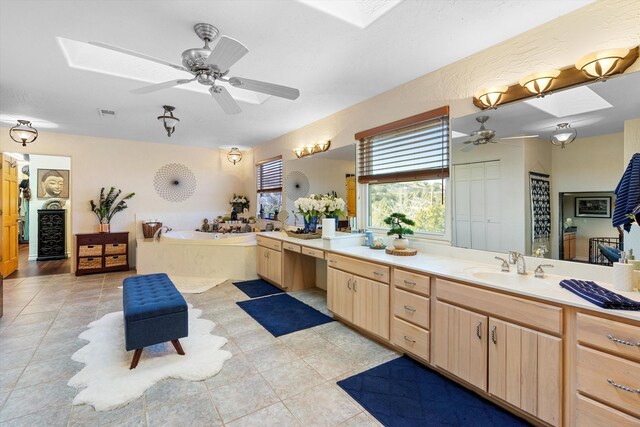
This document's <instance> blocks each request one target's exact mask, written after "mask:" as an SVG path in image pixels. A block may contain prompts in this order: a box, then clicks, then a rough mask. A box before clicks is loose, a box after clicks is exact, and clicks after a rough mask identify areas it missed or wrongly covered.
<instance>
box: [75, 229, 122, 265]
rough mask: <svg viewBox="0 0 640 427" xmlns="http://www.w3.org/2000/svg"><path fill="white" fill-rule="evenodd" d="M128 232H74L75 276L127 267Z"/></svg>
mask: <svg viewBox="0 0 640 427" xmlns="http://www.w3.org/2000/svg"><path fill="white" fill-rule="evenodd" d="M128 244H129V233H128V232H124V233H93V234H76V276H82V275H83V274H91V273H106V272H109V271H123V270H125V271H126V270H128V269H129V258H128V253H127V246H128Z"/></svg>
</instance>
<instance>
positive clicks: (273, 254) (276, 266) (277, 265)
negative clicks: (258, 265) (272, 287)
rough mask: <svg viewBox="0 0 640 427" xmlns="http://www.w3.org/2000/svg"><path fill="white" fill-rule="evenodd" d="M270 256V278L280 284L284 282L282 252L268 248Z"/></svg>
mask: <svg viewBox="0 0 640 427" xmlns="http://www.w3.org/2000/svg"><path fill="white" fill-rule="evenodd" d="M267 250H268V251H269V256H268V257H267V259H268V261H269V278H270V279H271V280H272V281H273V282H274V283H277V284H278V285H280V284H282V252H278V251H274V250H272V249H267Z"/></svg>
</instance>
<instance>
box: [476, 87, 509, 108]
mask: <svg viewBox="0 0 640 427" xmlns="http://www.w3.org/2000/svg"><path fill="white" fill-rule="evenodd" d="M507 89H509V88H508V87H507V86H494V87H490V88H486V89H481V90H479V91H478V92H477V93H476V98H478V100H479V101H480V102H481V103H482V105H484V106H485V107H487V108H497V107H496V106H497V105H498V104H499V103H500V100H501V99H502V95H503V94H504V93H505V92H506V91H507Z"/></svg>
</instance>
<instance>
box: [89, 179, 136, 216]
mask: <svg viewBox="0 0 640 427" xmlns="http://www.w3.org/2000/svg"><path fill="white" fill-rule="evenodd" d="M121 193H122V190H116V188H115V187H111V188H110V189H109V192H108V193H107V194H106V195H105V194H104V187H102V188H101V189H100V199H99V200H98V204H97V205H96V203H95V202H94V201H93V200H90V201H89V204H90V205H91V210H92V211H93V213H95V214H96V216H97V217H98V220H99V221H100V224H109V223H111V218H113V216H114V215H115V214H117V213H118V212H120V211H123V210H125V209H126V208H127V202H126V201H125V200H128V199H130V198H132V197H133V196H134V195H135V194H136V193H129V194H127V195H126V196H124V197H123V198H122V199H120V201H119V202H118V203H116V199H117V198H118V196H120V194H121Z"/></svg>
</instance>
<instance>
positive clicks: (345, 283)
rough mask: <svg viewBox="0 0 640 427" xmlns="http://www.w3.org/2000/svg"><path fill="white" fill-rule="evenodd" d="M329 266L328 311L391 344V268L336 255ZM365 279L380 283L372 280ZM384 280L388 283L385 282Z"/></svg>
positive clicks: (331, 258) (330, 260)
mask: <svg viewBox="0 0 640 427" xmlns="http://www.w3.org/2000/svg"><path fill="white" fill-rule="evenodd" d="M328 262H329V268H328V269H327V307H328V308H329V310H330V311H331V312H333V313H334V314H335V315H336V316H339V317H340V318H342V319H344V320H345V321H347V322H349V323H352V324H353V325H355V326H357V327H359V328H361V329H363V330H365V331H367V332H371V333H372V334H375V335H377V336H379V337H381V338H383V339H385V340H389V284H388V278H389V268H388V267H385V266H380V265H377V264H373V263H368V262H365V261H359V260H355V259H351V258H347V257H343V256H340V255H334V254H330V255H329V257H328ZM358 273H359V274H358ZM365 275H366V276H370V277H379V278H381V280H372V279H370V278H368V277H364V276H365ZM384 279H386V280H387V283H384V282H383V281H382V280H384Z"/></svg>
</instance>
